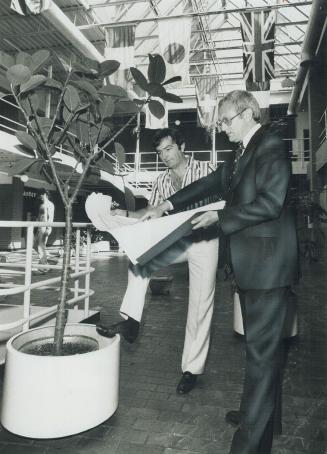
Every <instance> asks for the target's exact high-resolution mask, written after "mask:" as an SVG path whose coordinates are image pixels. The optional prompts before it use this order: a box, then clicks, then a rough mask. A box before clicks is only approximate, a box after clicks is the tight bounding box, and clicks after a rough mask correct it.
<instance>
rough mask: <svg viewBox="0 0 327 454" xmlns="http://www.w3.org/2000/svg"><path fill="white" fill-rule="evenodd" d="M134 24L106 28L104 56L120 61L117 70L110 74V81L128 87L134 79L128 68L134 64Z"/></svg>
mask: <svg viewBox="0 0 327 454" xmlns="http://www.w3.org/2000/svg"><path fill="white" fill-rule="evenodd" d="M134 43H135V25H134V24H133V25H122V26H117V27H110V28H109V27H108V28H107V29H106V47H105V50H104V56H105V58H106V59H108V60H117V61H119V63H120V67H119V69H118V71H116V72H115V73H114V74H113V75H112V76H110V82H111V83H113V84H116V85H120V86H121V87H123V88H125V89H128V88H130V86H131V84H132V83H133V81H134V79H133V77H132V75H131V73H130V70H129V68H130V67H131V66H134Z"/></svg>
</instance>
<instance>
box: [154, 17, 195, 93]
mask: <svg viewBox="0 0 327 454" xmlns="http://www.w3.org/2000/svg"><path fill="white" fill-rule="evenodd" d="M191 26H192V17H182V18H177V19H167V20H160V21H158V29H159V45H160V53H161V55H162V57H163V58H164V60H165V63H166V71H167V73H166V78H167V79H169V78H171V77H174V76H181V78H182V84H188V83H189V61H190V41H191Z"/></svg>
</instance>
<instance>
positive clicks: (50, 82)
mask: <svg viewBox="0 0 327 454" xmlns="http://www.w3.org/2000/svg"><path fill="white" fill-rule="evenodd" d="M44 86H45V87H47V88H54V89H55V90H62V87H63V85H62V83H61V82H59V81H58V80H55V79H51V78H50V77H48V78H47V80H46V81H45V82H44Z"/></svg>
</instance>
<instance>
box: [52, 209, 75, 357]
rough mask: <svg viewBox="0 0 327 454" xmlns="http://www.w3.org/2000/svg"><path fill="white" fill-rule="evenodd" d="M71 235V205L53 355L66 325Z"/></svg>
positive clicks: (58, 351)
mask: <svg viewBox="0 0 327 454" xmlns="http://www.w3.org/2000/svg"><path fill="white" fill-rule="evenodd" d="M71 237H72V205H69V206H68V207H65V237H64V256H63V266H62V272H61V286H60V297H59V303H58V309H57V316H56V326H55V335H54V345H53V354H54V356H60V355H62V347H63V337H64V331H65V325H66V319H67V315H66V300H67V293H68V283H69V265H70V253H71Z"/></svg>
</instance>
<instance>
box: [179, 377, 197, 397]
mask: <svg viewBox="0 0 327 454" xmlns="http://www.w3.org/2000/svg"><path fill="white" fill-rule="evenodd" d="M196 379H197V375H194V374H192V373H191V372H188V371H186V372H184V373H183V375H182V378H181V380H180V382H179V383H178V385H177V389H176V391H177V393H178V394H187V393H189V392H190V391H192V389H193V388H194V386H195V383H196Z"/></svg>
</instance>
